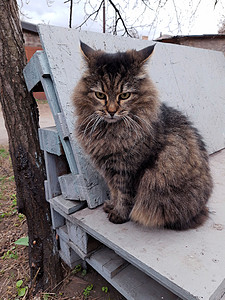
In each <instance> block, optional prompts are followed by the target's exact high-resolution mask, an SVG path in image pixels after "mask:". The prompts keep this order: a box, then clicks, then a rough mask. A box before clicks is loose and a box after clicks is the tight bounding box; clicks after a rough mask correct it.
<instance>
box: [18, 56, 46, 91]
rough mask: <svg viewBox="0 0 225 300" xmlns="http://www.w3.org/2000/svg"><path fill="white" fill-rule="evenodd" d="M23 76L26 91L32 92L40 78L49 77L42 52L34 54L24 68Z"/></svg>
mask: <svg viewBox="0 0 225 300" xmlns="http://www.w3.org/2000/svg"><path fill="white" fill-rule="evenodd" d="M23 74H24V78H25V81H26V85H27V88H28V91H31V90H33V89H34V87H35V86H36V85H37V84H38V83H39V82H40V81H41V78H42V77H49V76H50V71H49V66H48V63H47V60H46V59H45V54H44V52H43V51H36V52H35V54H34V55H33V56H32V57H31V59H30V61H29V63H28V64H27V65H26V66H25V68H24V70H23Z"/></svg>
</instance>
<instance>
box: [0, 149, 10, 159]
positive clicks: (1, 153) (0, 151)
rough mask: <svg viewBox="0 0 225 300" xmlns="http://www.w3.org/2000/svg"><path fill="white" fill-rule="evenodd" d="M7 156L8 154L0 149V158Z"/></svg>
mask: <svg viewBox="0 0 225 300" xmlns="http://www.w3.org/2000/svg"><path fill="white" fill-rule="evenodd" d="M8 156H9V152H8V151H7V150H6V149H4V148H0V157H2V158H6V157H8Z"/></svg>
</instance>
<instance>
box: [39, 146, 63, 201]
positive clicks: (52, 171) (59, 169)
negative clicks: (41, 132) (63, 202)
mask: <svg viewBox="0 0 225 300" xmlns="http://www.w3.org/2000/svg"><path fill="white" fill-rule="evenodd" d="M44 157H45V166H46V173H47V179H48V180H47V185H48V195H49V198H54V197H56V196H58V195H60V194H61V189H60V185H59V181H58V177H59V176H61V175H62V174H66V173H67V172H68V165H67V162H66V158H65V156H64V155H61V156H57V155H55V154H51V153H49V152H47V151H44Z"/></svg>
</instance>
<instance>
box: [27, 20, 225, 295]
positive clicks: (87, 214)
mask: <svg viewBox="0 0 225 300" xmlns="http://www.w3.org/2000/svg"><path fill="white" fill-rule="evenodd" d="M39 33H40V37H41V40H42V45H43V48H44V51H42V52H40V51H39V52H37V53H36V54H35V55H34V56H33V57H32V59H31V60H30V62H29V63H28V65H27V66H26V68H25V70H24V75H25V79H26V83H27V86H28V89H29V90H30V91H32V92H33V91H38V90H40V88H41V87H42V88H43V89H44V91H45V93H46V96H47V99H48V102H49V105H50V108H51V111H52V114H53V117H54V120H55V124H56V126H55V127H50V128H44V129H43V128H42V129H39V138H40V145H41V149H42V150H43V151H44V155H45V163H46V171H47V179H46V181H45V192H46V200H47V201H48V202H49V203H50V208H51V215H52V225H53V229H54V231H55V233H56V236H57V239H58V241H59V253H60V256H61V258H62V259H63V260H64V261H65V262H66V263H67V264H68V265H69V266H70V267H71V268H73V267H74V266H76V265H77V264H78V263H80V261H84V262H87V263H88V264H90V265H92V266H93V268H95V269H96V270H97V271H98V272H99V273H100V274H101V275H102V276H103V277H105V278H106V279H107V280H108V281H109V282H110V283H111V284H112V285H113V286H114V287H115V288H116V289H117V290H118V291H120V292H121V293H122V294H123V295H124V296H125V297H126V298H127V299H134V300H139V299H169V300H170V299H188V300H189V299H190V300H191V299H205V300H208V299H210V300H219V299H222V297H223V295H224V294H225V259H224V255H223V253H224V248H225V239H224V238H225V236H224V228H225V223H224V220H225V213H224V212H225V202H224V196H223V195H224V194H225V189H224V184H223V183H224V181H225V167H224V166H225V150H223V151H222V152H218V153H215V154H213V155H212V156H211V158H210V163H211V167H212V172H213V178H214V182H215V189H214V193H213V195H212V197H211V199H210V202H209V209H210V212H211V213H210V219H209V220H208V222H207V223H206V224H205V225H204V226H202V227H200V228H198V229H196V230H189V231H185V232H175V231H169V230H151V229H146V228H143V227H141V226H138V225H136V224H134V223H132V222H128V223H125V224H122V225H115V224H112V223H110V222H109V221H108V219H107V216H106V214H105V213H104V212H103V210H102V208H101V206H100V207H98V208H96V207H97V206H99V205H101V204H102V203H103V202H104V200H105V199H107V198H108V196H109V195H108V189H107V187H106V185H105V183H104V180H103V179H102V178H101V176H100V175H99V174H98V173H97V172H96V170H95V169H94V168H93V167H92V165H91V163H90V160H89V158H88V157H87V156H85V155H84V153H83V151H82V149H81V148H80V146H79V145H78V143H77V140H76V137H75V135H74V120H75V117H74V111H73V105H72V103H71V98H70V97H71V93H72V90H73V88H74V86H75V84H76V82H77V81H78V80H79V78H80V65H81V55H80V51H79V39H81V40H82V41H84V42H86V43H88V44H89V45H90V46H92V47H94V48H103V49H105V50H107V51H111V52H114V51H116V50H126V49H128V48H136V49H140V48H143V47H145V46H148V45H149V44H151V42H150V41H139V40H135V39H125V38H122V37H112V36H108V35H102V34H97V33H95V34H94V35H93V34H91V33H90V32H89V33H88V32H78V31H76V30H73V29H71V30H69V29H65V28H59V27H53V26H44V25H41V26H40V27H39ZM149 72H150V75H151V78H152V79H153V81H154V83H155V84H156V86H157V88H158V90H159V92H160V95H161V98H162V100H164V99H167V100H168V101H166V102H167V103H168V102H169V103H168V104H169V105H172V106H174V107H177V108H179V109H180V110H182V111H183V112H184V113H186V114H188V115H189V117H190V118H191V120H193V121H194V122H195V125H196V126H197V127H198V128H199V129H200V132H201V134H202V135H203V137H204V139H205V142H206V144H207V147H208V149H209V152H210V153H211V154H212V153H214V152H216V151H219V150H221V149H222V148H225V127H224V123H225V116H224V111H225V102H224V100H223V99H224V94H225V59H224V56H223V54H222V53H219V52H216V51H209V50H203V49H193V48H190V47H181V46H177V45H169V44H157V46H156V51H155V54H154V55H153V57H152V59H151V62H150V69H149ZM168 79H169V80H170V84H168ZM212 99H213V100H212ZM212 101H213V103H212ZM214 103H216V104H217V105H216V106H215V105H214ZM224 297H225V296H224Z"/></svg>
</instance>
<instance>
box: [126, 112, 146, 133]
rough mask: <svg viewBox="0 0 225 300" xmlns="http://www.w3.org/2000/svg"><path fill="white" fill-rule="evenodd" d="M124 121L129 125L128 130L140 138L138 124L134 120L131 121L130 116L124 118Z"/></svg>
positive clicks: (139, 126)
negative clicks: (131, 130) (130, 129)
mask: <svg viewBox="0 0 225 300" xmlns="http://www.w3.org/2000/svg"><path fill="white" fill-rule="evenodd" d="M126 119H127V121H128V123H129V124H130V128H132V129H133V131H134V133H135V134H136V136H137V137H139V138H141V137H142V134H141V132H140V131H139V130H140V129H141V130H142V127H141V125H140V124H138V122H136V121H135V120H134V119H132V118H131V117H130V116H126Z"/></svg>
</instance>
